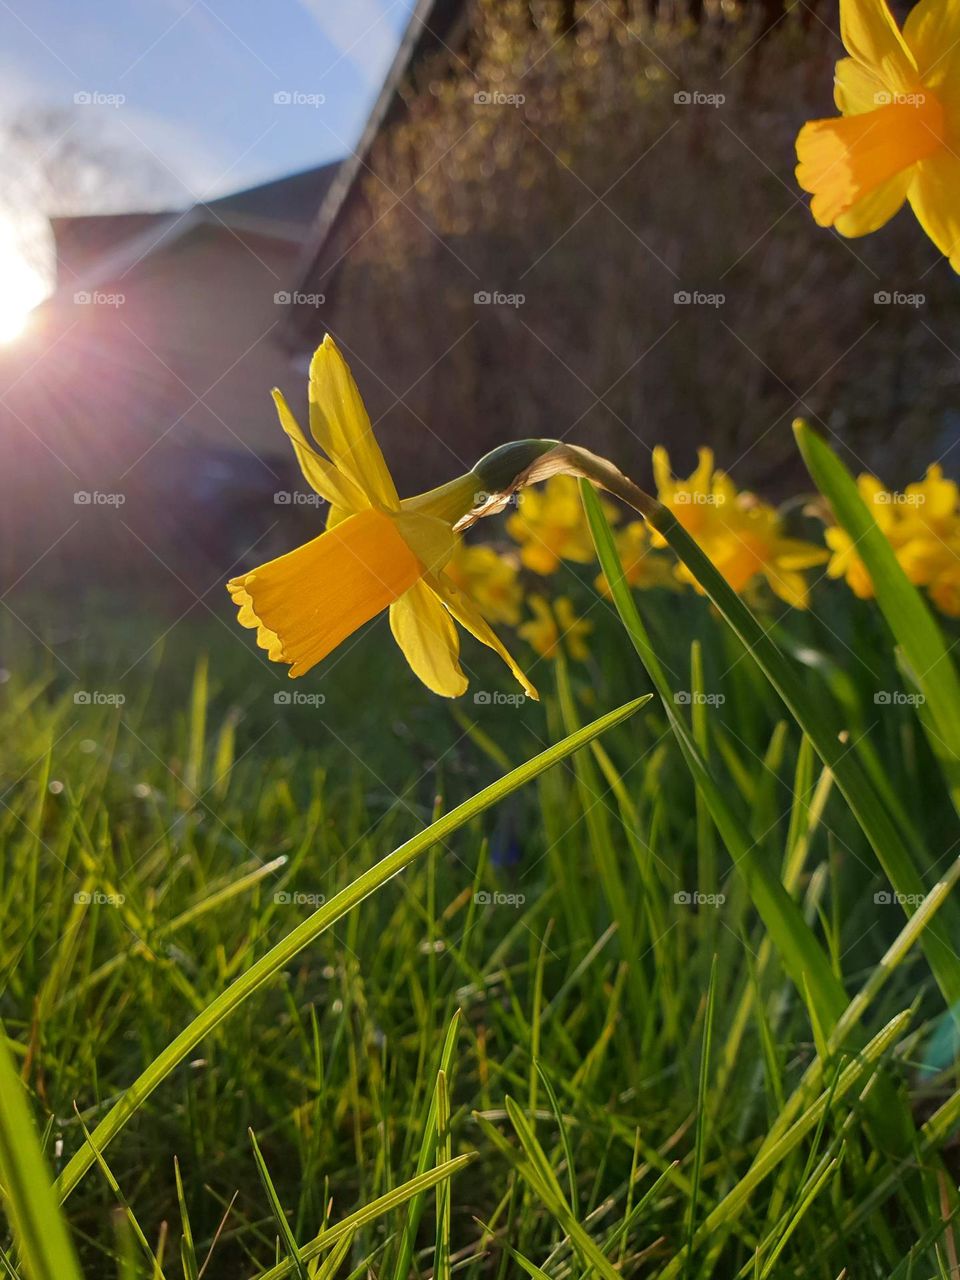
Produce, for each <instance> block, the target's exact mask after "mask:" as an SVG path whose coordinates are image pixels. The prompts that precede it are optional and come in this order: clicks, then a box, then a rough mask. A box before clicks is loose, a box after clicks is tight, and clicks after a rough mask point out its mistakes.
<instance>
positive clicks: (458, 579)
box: [444, 542, 523, 627]
mask: <svg viewBox="0 0 960 1280" xmlns="http://www.w3.org/2000/svg"><path fill="white" fill-rule="evenodd" d="M444 572H445V574H446V575H447V577H449V578H451V579H452V580H453V582H454V584H455V585H456V586H457V587H459V589H460V590H461V591H463V592H464V593H465V594H466V595H468V596H469V597H470V598H471V599H472V600H473V601H474V603H475V604H476V606H477V608H478V609H479V610H480V612H481V613H482V614H483V616H484V617H485V618H486V619H487V621H488V622H505V623H506V624H507V625H508V626H511V627H515V626H516V625H517V623H518V622H519V621H520V605H521V603H522V601H523V589H522V588H521V586H520V583H519V582H518V581H517V566H516V564H515V563H514V560H513V559H508V558H507V556H503V555H500V554H499V553H498V552H496V551H495V550H494V549H493V547H489V546H487V545H485V544H483V543H479V544H478V543H473V544H471V543H466V542H459V543H458V544H457V548H456V550H455V551H454V553H453V556H452V557H451V559H450V561H449V563H448V564H447V567H446V569H445V570H444Z"/></svg>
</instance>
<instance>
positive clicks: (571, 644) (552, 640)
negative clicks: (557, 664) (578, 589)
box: [517, 595, 593, 662]
mask: <svg viewBox="0 0 960 1280" xmlns="http://www.w3.org/2000/svg"><path fill="white" fill-rule="evenodd" d="M528 603H529V605H530V611H531V613H532V614H533V617H532V618H531V619H530V621H529V622H525V623H524V624H523V626H521V627H518V628H517V634H518V635H521V636H523V638H524V640H526V641H527V642H528V644H529V645H530V647H531V648H532V649H535V650H536V652H537V653H539V654H540V656H541V657H542V658H556V657H557V656H558V655H559V653H560V652H561V649H565V650H566V651H567V653H569V655H570V657H571V658H574V659H575V660H576V661H577V662H585V661H586V659H587V658H588V657H589V656H590V651H589V649H588V648H587V645H586V637H587V636H588V635H589V634H590V632H591V631H592V630H593V623H592V622H587V620H586V619H585V618H578V617H577V615H576V612H575V611H574V608H573V603H572V602H571V600H570V599H569V598H568V597H567V596H558V597H557V599H556V600H554V602H553V608H551V607H550V604H549V602H548V601H547V600H545V599H544V597H543V596H540V595H532V596H530V598H529V601H528Z"/></svg>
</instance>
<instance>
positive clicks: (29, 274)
mask: <svg viewBox="0 0 960 1280" xmlns="http://www.w3.org/2000/svg"><path fill="white" fill-rule="evenodd" d="M49 292H50V290H49V287H48V285H47V282H46V280H45V279H44V278H43V276H42V274H41V273H40V271H39V270H38V269H37V268H36V267H34V266H32V265H31V263H30V262H29V260H28V259H27V257H26V256H25V255H24V252H23V246H22V239H21V237H20V236H19V235H18V233H17V229H16V227H15V226H14V225H13V224H12V223H11V222H10V221H9V220H7V219H4V218H0V343H3V344H6V343H10V342H14V341H16V339H17V338H19V337H20V335H21V334H22V333H23V331H24V330H25V329H26V327H27V323H28V321H29V318H30V312H31V311H32V310H33V308H34V307H35V306H36V305H37V304H38V303H39V302H42V301H43V299H44V298H45V297H46V295H47V294H48V293H49Z"/></svg>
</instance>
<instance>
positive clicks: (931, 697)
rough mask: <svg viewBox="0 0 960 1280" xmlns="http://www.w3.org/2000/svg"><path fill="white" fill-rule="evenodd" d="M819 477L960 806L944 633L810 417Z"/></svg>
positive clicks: (957, 729)
mask: <svg viewBox="0 0 960 1280" xmlns="http://www.w3.org/2000/svg"><path fill="white" fill-rule="evenodd" d="M794 431H795V433H796V437H797V443H798V445H799V446H800V452H801V454H802V455H803V460H804V462H805V463H806V464H807V470H808V471H809V472H810V475H811V476H812V477H813V482H814V484H815V485H816V486H817V488H818V489H819V490H820V492H821V493H822V494H823V496H824V497H825V498H826V499H827V501H828V502H829V503H830V506H831V508H832V509H833V514H834V515H835V516H836V519H837V523H838V524H839V525H840V527H841V528H842V529H843V530H844V531H845V532H846V533H847V534H848V535H849V537H850V539H851V540H852V541H853V543H854V544H855V546H856V549H857V554H858V555H859V556H860V558H861V559H862V560H863V563H864V564H865V565H866V567H867V570H868V572H869V574H870V577H871V580H872V581H873V589H874V593H875V595H876V598H877V604H878V605H879V606H880V610H881V612H882V613H883V616H884V618H885V619H886V622H887V625H888V626H889V628H890V630H891V631H892V632H893V635H894V636H895V638H896V641H897V643H898V644H899V645H900V647H901V649H902V650H903V655H904V657H905V659H906V662H907V666H908V669H909V674H910V676H911V678H912V679H913V681H914V682H915V684H916V686H917V688H918V689H919V691H920V693H921V694H923V696H924V698H925V700H926V701H925V707H926V709H927V711H928V712H929V715H930V718H931V719H932V721H933V727H932V728H931V729H930V731H929V732H928V739H929V742H930V746H931V748H932V750H933V754H934V755H935V756H936V758H937V760H938V761H939V762H940V766H941V768H942V769H943V772H944V775H945V777H946V779H947V783H948V785H949V787H950V792H951V795H952V797H953V802H954V805H955V806H956V807H957V809H958V811H960V679H958V677H957V671H956V668H955V667H954V665H953V660H952V658H951V657H950V652H949V649H948V648H947V644H946V641H945V640H944V637H943V633H942V632H941V630H940V628H939V627H938V626H937V623H936V620H935V618H934V616H933V614H932V612H931V611H930V608H929V606H928V605H927V604H926V602H925V601H924V599H923V597H922V596H921V594H920V592H919V591H918V590H917V588H916V587H915V586H914V585H913V583H912V582H911V581H910V579H909V578H908V577H907V575H906V574H905V573H904V571H903V569H902V568H901V567H900V563H899V561H898V560H897V557H896V554H895V552H894V550H893V547H892V546H891V545H890V542H889V540H888V538H887V537H886V535H885V534H884V533H883V531H882V530H881V529H880V527H879V525H878V524H877V522H876V520H874V518H873V514H872V512H871V511H870V508H869V507H868V506H867V504H866V503H865V502H864V501H863V498H861V496H860V491H859V489H858V488H857V483H856V481H855V480H854V478H853V476H852V475H851V473H850V472H849V471H848V470H847V468H846V467H845V466H844V465H843V463H842V462H841V461H840V459H839V458H838V457H837V455H836V454H835V453H834V451H833V450H832V449H831V448H830V446H829V445H828V444H827V442H826V441H825V440H824V439H823V438H822V437H821V436H819V435H817V433H816V432H815V431H812V430H811V429H810V427H809V426H808V425H807V424H806V423H805V422H797V423H796V424H795V426H794Z"/></svg>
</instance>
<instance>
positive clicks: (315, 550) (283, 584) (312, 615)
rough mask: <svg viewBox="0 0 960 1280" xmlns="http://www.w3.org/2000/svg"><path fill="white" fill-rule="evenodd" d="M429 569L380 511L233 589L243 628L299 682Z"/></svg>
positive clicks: (245, 577) (237, 581) (370, 510)
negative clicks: (254, 631) (250, 630)
mask: <svg viewBox="0 0 960 1280" xmlns="http://www.w3.org/2000/svg"><path fill="white" fill-rule="evenodd" d="M422 572H423V566H422V565H421V564H420V562H419V561H418V560H417V557H416V556H415V555H414V553H413V552H412V551H411V549H410V547H409V545H408V544H407V542H406V540H405V539H404V538H403V537H402V535H401V534H400V531H399V530H398V529H397V526H396V523H395V521H394V520H393V519H392V518H391V517H390V516H389V515H386V514H385V513H384V512H382V511H379V510H377V509H376V508H374V507H367V509H366V510H364V511H361V512H359V513H358V514H356V515H352V516H349V517H348V518H347V519H346V520H343V521H342V522H341V523H340V524H338V525H337V526H336V528H335V529H332V530H329V531H327V532H326V533H322V534H321V535H320V536H319V537H318V538H314V539H313V541H312V542H307V543H305V544H304V545H303V546H302V547H297V548H296V550H295V551H289V552H287V554H286V555H283V556H280V557H279V558H278V559H276V560H270V561H269V562H268V563H267V564H263V565H261V566H260V567H259V568H258V569H253V570H252V571H251V572H250V573H245V574H241V575H240V576H239V577H236V578H233V579H231V581H230V582H228V583H227V590H228V591H229V592H230V595H231V597H232V599H233V602H234V604H236V605H237V608H238V611H239V612H238V619H239V621H240V622H241V624H242V625H243V626H247V627H254V626H255V627H256V628H257V643H258V644H259V645H260V646H261V647H262V648H265V649H267V651H268V653H269V656H270V657H271V658H272V659H274V660H275V661H279V662H287V663H289V664H290V675H291V676H301V675H303V674H304V672H306V671H309V670H310V668H311V667H312V666H314V665H315V664H316V663H318V662H320V660H321V659H322V658H325V657H326V656H327V654H328V653H330V652H331V651H332V650H333V649H335V648H336V647H337V645H339V644H340V643H341V642H342V641H343V640H345V639H346V638H347V636H349V635H352V633H353V632H354V631H356V630H357V629H358V628H359V627H361V626H363V624H364V623H365V622H368V621H369V620H370V619H371V618H373V617H375V616H376V615H377V614H378V613H380V612H381V611H382V610H384V609H386V608H387V606H388V605H390V604H392V603H393V602H394V601H395V600H396V599H398V598H399V597H400V596H401V595H403V593H404V592H405V591H408V590H409V589H410V588H411V587H412V586H413V584H414V583H415V582H416V581H417V580H418V578H419V577H420V575H421V573H422Z"/></svg>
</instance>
